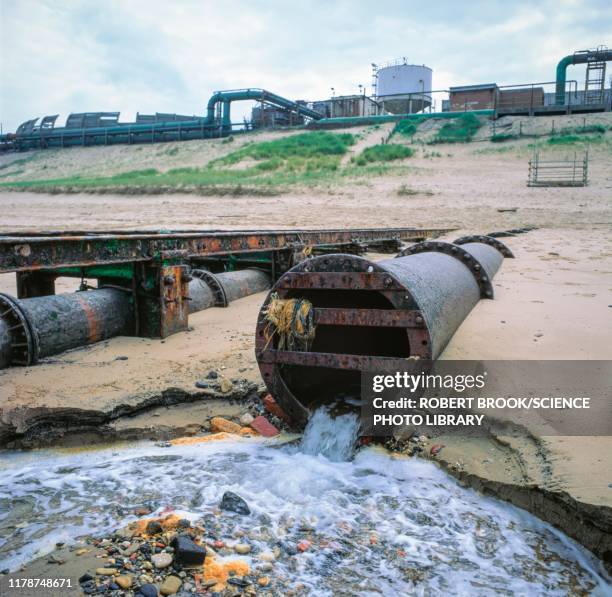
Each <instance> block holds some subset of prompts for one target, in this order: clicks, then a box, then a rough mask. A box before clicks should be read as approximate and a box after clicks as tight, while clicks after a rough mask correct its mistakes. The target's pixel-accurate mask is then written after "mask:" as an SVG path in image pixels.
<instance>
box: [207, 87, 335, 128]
mask: <svg viewBox="0 0 612 597" xmlns="http://www.w3.org/2000/svg"><path fill="white" fill-rule="evenodd" d="M241 100H255V101H260V102H266V103H267V104H272V105H275V106H278V107H279V108H285V109H286V110H292V111H293V112H297V113H298V114H301V115H302V116H306V117H307V118H312V119H313V120H319V119H320V118H323V115H322V114H321V113H320V112H317V111H315V110H311V109H310V108H308V107H307V106H305V105H303V104H299V103H297V102H294V101H292V100H288V99H286V98H284V97H281V96H280V95H276V94H275V93H271V92H270V91H266V90H265V89H257V88H253V89H251V88H249V89H231V90H229V91H217V92H215V93H213V95H212V96H211V98H210V99H209V100H208V107H207V110H206V122H207V123H213V122H214V121H215V111H216V107H217V104H219V103H221V104H222V116H221V126H222V128H227V127H231V124H232V121H231V116H230V104H231V103H232V102H234V101H241Z"/></svg>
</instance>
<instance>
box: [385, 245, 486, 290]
mask: <svg viewBox="0 0 612 597" xmlns="http://www.w3.org/2000/svg"><path fill="white" fill-rule="evenodd" d="M466 238H467V237H466ZM431 252H435V253H444V254H445V255H450V256H451V257H454V258H455V259H458V260H459V261H461V263H463V265H465V267H467V269H468V270H469V271H470V273H471V274H472V276H474V279H475V280H476V284H478V287H479V288H480V297H481V298H487V299H492V298H493V294H494V291H493V283H492V282H491V278H490V277H489V276H488V275H487V271H486V268H485V267H484V266H483V265H482V263H480V261H478V259H476V257H474V255H472V254H470V253H468V252H467V251H465V250H464V249H462V248H461V247H460V246H459V245H457V244H454V243H448V242H444V241H424V242H420V243H416V244H414V245H411V246H410V247H406V248H405V249H402V251H401V252H400V253H398V255H397V257H407V256H408V255H416V254H417V253H431Z"/></svg>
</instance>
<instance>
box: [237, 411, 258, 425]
mask: <svg viewBox="0 0 612 597" xmlns="http://www.w3.org/2000/svg"><path fill="white" fill-rule="evenodd" d="M254 420H255V417H254V416H253V415H252V414H251V413H244V414H243V415H242V416H241V417H240V424H241V425H242V426H243V427H248V426H249V425H250V424H251V423H252V422H253V421H254Z"/></svg>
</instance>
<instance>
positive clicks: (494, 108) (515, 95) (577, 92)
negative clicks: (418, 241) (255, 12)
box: [0, 46, 612, 150]
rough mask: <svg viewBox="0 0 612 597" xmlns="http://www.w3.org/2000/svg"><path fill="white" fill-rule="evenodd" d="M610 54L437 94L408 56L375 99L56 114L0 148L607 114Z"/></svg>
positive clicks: (241, 93)
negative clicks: (129, 118) (475, 117)
mask: <svg viewBox="0 0 612 597" xmlns="http://www.w3.org/2000/svg"><path fill="white" fill-rule="evenodd" d="M610 61H612V50H609V49H607V48H606V47H605V46H600V47H598V48H597V49H594V50H581V51H578V52H574V53H573V54H570V55H568V56H565V57H564V58H562V59H561V60H560V61H559V63H558V65H557V70H556V76H555V79H554V80H551V81H544V82H535V83H522V84H518V85H498V84H497V83H479V84H470V85H461V86H453V87H450V88H449V89H434V83H433V80H434V73H433V70H432V69H431V68H430V67H428V66H426V65H418V64H410V63H409V62H408V60H407V59H406V58H402V59H398V60H393V61H391V62H387V63H384V64H381V65H377V64H374V63H372V93H371V95H369V96H368V95H367V94H366V88H365V86H363V85H360V86H359V87H360V91H361V93H359V94H354V95H335V90H333V91H332V96H331V97H329V98H327V99H320V100H308V101H306V100H295V101H293V100H290V99H287V98H284V97H282V96H280V95H277V94H275V93H271V92H269V91H266V90H264V89H258V88H248V89H237V90H230V91H217V92H215V93H214V94H213V95H212V96H211V98H210V99H209V101H208V105H207V109H206V115H205V116H197V115H194V116H186V115H181V114H167V113H159V112H158V113H155V114H140V113H138V114H137V116H136V120H135V121H134V122H120V121H119V116H120V114H119V112H85V113H74V114H70V115H69V116H68V118H67V120H66V123H65V125H64V126H56V124H57V119H58V115H57V114H55V115H50V116H44V117H42V118H33V119H30V120H27V121H25V122H24V123H22V124H21V125H20V126H19V127H18V128H17V130H16V131H15V133H9V134H5V135H0V149H4V150H7V149H16V150H25V149H33V148H40V149H45V148H50V147H70V146H74V145H110V144H117V143H127V144H131V143H155V142H163V141H186V140H190V139H205V138H214V137H224V136H228V135H230V134H232V133H235V132H239V131H248V130H253V129H261V128H274V127H298V126H307V127H313V128H320V127H325V128H334V127H336V126H339V127H344V126H357V125H360V124H371V123H376V122H387V121H390V120H391V121H394V120H401V119H402V118H404V117H406V116H409V115H414V114H421V115H425V116H427V117H431V118H436V117H440V116H444V117H452V116H453V115H460V114H463V113H465V112H478V113H479V114H480V115H483V116H488V117H490V118H500V117H502V116H506V115H527V116H552V115H559V114H586V113H593V112H605V111H609V110H610V109H611V106H612V92H611V90H610V82H608V87H606V65H607V63H608V62H610ZM575 65H586V73H585V76H584V84H583V85H582V86H580V85H579V83H578V81H577V80H576V79H568V78H567V69H568V67H570V66H575ZM245 100H250V101H255V102H257V105H256V106H255V107H253V109H252V111H251V118H250V119H244V120H243V121H242V122H235V121H233V120H232V117H231V110H230V108H231V104H232V102H235V101H245Z"/></svg>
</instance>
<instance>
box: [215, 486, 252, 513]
mask: <svg viewBox="0 0 612 597" xmlns="http://www.w3.org/2000/svg"><path fill="white" fill-rule="evenodd" d="M219 508H221V510H227V511H229V512H236V514H243V515H247V514H250V513H251V510H250V508H249V506H248V504H247V503H246V502H245V501H244V500H243V499H242V498H241V497H240V496H239V495H238V494H236V493H234V492H233V491H226V492H225V493H224V494H223V497H222V498H221V503H220V504H219Z"/></svg>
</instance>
